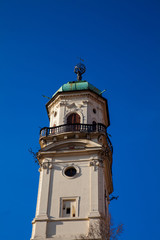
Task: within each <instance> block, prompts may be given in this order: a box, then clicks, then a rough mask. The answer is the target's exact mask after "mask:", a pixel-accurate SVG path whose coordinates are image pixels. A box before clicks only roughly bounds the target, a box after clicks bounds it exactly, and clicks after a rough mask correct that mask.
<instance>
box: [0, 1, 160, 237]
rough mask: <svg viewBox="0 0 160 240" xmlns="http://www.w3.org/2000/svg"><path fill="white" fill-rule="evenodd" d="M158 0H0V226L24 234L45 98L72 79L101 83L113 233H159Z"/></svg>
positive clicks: (31, 208)
mask: <svg viewBox="0 0 160 240" xmlns="http://www.w3.org/2000/svg"><path fill="white" fill-rule="evenodd" d="M159 29H160V2H159V1H158V0H157V1H156V0H152V1H151V0H150V1H147V0H145V1H142V0H139V1H138V0H134V1H133V0H131V1H124V0H121V1H118V0H112V1H108V0H105V1H103V0H99V1H98V0H92V1H90V0H81V1H77V0H74V1H73V0H68V1H64V0H54V1H53V0H52V1H51V0H50V1H48V0H46V1H41V0H39V1H38V0H34V1H33V0H32V1H30V0H27V1H25V0H24V1H19V0H17V1H16V0H15V1H8V0H1V1H0V86H1V88H0V89H1V94H0V103H1V115H0V121H1V131H0V132H1V139H0V141H1V143H0V146H1V174H0V183H1V198H0V206H1V208H0V212H1V220H0V225H1V231H0V239H6V240H9V239H16V240H22V239H29V238H30V236H31V221H32V219H33V218H34V215H35V207H36V198H37V189H38V177H39V173H38V166H37V165H36V164H35V163H34V160H33V158H32V156H31V155H30V154H29V152H28V149H29V148H30V147H31V148H32V149H33V150H34V151H37V150H38V149H39V144H38V140H39V130H40V128H42V127H44V126H48V125H49V122H48V117H47V113H46V110H45V103H46V102H47V100H46V99H45V98H43V97H42V95H46V96H49V97H50V96H52V95H53V93H54V92H56V91H57V89H58V88H59V87H60V86H61V85H62V84H64V83H66V82H68V81H72V80H75V79H76V75H75V74H74V72H73V69H74V66H75V64H76V63H78V62H79V60H78V57H82V58H84V59H85V65H86V67H87V71H86V73H85V74H84V77H83V79H85V80H87V81H89V82H90V83H91V84H93V85H95V86H96V87H97V88H99V89H101V90H104V89H106V90H107V91H106V92H105V93H104V94H103V96H104V97H106V98H107V99H108V103H109V112H110V121H111V125H110V127H109V129H108V132H109V133H110V134H111V135H112V137H111V140H112V143H113V146H114V154H113V183H114V194H113V195H115V196H116V195H119V199H118V200H117V201H116V200H113V201H112V202H111V204H110V210H111V214H112V218H113V220H114V222H115V224H119V223H123V224H124V229H125V231H124V233H123V235H122V237H121V239H129V240H135V239H145V240H150V239H158V238H159V225H160V218H159V214H160V204H159V202H160V192H159V184H160V177H159V175H160V174H159V168H160V157H159V132H160V124H159V122H160V113H159V103H160V97H159V89H160V82H159V77H160V70H159V64H160V30H159Z"/></svg>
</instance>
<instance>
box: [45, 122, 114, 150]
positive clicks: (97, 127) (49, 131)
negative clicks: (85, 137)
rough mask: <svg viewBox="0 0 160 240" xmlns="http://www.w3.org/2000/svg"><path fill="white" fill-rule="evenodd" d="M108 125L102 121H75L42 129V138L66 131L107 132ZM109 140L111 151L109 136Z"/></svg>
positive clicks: (110, 145)
mask: <svg viewBox="0 0 160 240" xmlns="http://www.w3.org/2000/svg"><path fill="white" fill-rule="evenodd" d="M106 129H107V128H106V126H105V125H104V124H102V123H97V124H81V123H73V124H64V125H59V126H56V127H44V128H42V129H41V130H40V138H41V137H47V136H54V135H56V134H60V133H65V132H82V133H92V132H102V133H105V134H107V132H106ZM107 142H108V145H109V148H110V150H111V151H113V147H112V144H111V141H110V139H109V137H108V136H107Z"/></svg>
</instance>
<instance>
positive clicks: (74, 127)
mask: <svg viewBox="0 0 160 240" xmlns="http://www.w3.org/2000/svg"><path fill="white" fill-rule="evenodd" d="M80 119H81V118H80V116H79V114H77V113H72V114H70V115H69V116H68V117H67V131H79V130H80Z"/></svg>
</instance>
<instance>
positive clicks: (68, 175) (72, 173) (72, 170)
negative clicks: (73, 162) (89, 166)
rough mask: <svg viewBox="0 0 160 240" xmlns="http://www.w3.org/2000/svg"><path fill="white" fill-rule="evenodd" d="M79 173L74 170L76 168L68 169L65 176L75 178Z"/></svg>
mask: <svg viewBox="0 0 160 240" xmlns="http://www.w3.org/2000/svg"><path fill="white" fill-rule="evenodd" d="M76 173H77V170H76V169H75V168H74V167H68V168H66V170H65V171H64V174H65V175H66V176H67V177H73V176H75V175H76Z"/></svg>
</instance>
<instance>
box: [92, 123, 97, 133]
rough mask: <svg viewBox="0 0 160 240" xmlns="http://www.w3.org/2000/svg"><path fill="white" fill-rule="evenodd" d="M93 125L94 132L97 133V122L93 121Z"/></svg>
mask: <svg viewBox="0 0 160 240" xmlns="http://www.w3.org/2000/svg"><path fill="white" fill-rule="evenodd" d="M92 124H93V131H96V122H95V121H93V122H92Z"/></svg>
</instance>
